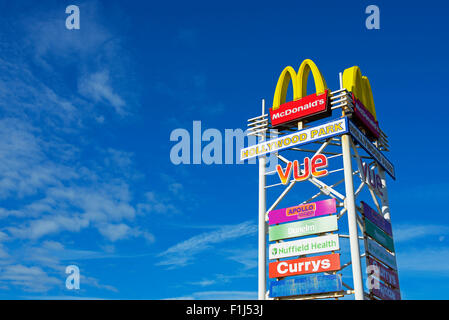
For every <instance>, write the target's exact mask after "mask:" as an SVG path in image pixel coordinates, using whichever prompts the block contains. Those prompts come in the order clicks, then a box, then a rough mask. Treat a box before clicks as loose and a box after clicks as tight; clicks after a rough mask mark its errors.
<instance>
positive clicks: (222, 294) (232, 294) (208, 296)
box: [165, 291, 257, 300]
mask: <svg viewBox="0 0 449 320" xmlns="http://www.w3.org/2000/svg"><path fill="white" fill-rule="evenodd" d="M256 299H257V291H198V292H193V293H191V294H188V295H185V296H180V297H173V298H166V299H165V300H256Z"/></svg>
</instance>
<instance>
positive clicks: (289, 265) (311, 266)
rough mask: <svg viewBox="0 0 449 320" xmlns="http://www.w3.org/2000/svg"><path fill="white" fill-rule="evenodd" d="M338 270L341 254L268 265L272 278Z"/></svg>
mask: <svg viewBox="0 0 449 320" xmlns="http://www.w3.org/2000/svg"><path fill="white" fill-rule="evenodd" d="M337 270H340V254H338V253H332V254H327V255H324V256H315V257H308V258H299V259H293V260H285V261H279V262H271V263H270V264H269V265H268V275H269V277H270V278H282V277H288V276H294V275H298V274H308V273H318V272H326V271H337Z"/></svg>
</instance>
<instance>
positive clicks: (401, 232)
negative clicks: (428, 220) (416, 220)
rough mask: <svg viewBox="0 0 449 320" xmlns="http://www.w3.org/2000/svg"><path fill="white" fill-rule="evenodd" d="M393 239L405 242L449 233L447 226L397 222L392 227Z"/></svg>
mask: <svg viewBox="0 0 449 320" xmlns="http://www.w3.org/2000/svg"><path fill="white" fill-rule="evenodd" d="M393 232H394V234H393V235H394V241H395V242H397V243H399V242H406V241H410V240H414V239H418V238H424V237H429V236H433V237H435V238H439V237H441V236H442V235H445V234H448V233H449V226H445V225H433V224H399V225H396V226H395V227H394V230H393Z"/></svg>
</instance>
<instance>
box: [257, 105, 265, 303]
mask: <svg viewBox="0 0 449 320" xmlns="http://www.w3.org/2000/svg"><path fill="white" fill-rule="evenodd" d="M263 114H265V99H262V115H263ZM265 137H266V135H265V132H264V133H262V138H261V141H264V140H265ZM266 161H267V158H266V156H260V157H259V270H258V272H259V287H258V298H259V300H265V294H266V291H267V285H266V277H267V266H266V235H267V229H266V221H265V215H266V210H267V202H266V190H265V183H266V180H265V166H266Z"/></svg>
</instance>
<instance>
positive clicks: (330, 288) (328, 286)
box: [270, 274, 343, 298]
mask: <svg viewBox="0 0 449 320" xmlns="http://www.w3.org/2000/svg"><path fill="white" fill-rule="evenodd" d="M339 291H343V287H342V283H341V274H328V275H326V274H312V275H304V276H301V277H300V278H295V279H287V280H280V281H272V282H271V283H270V297H271V298H278V297H288V296H300V295H306V294H319V293H329V292H339Z"/></svg>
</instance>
